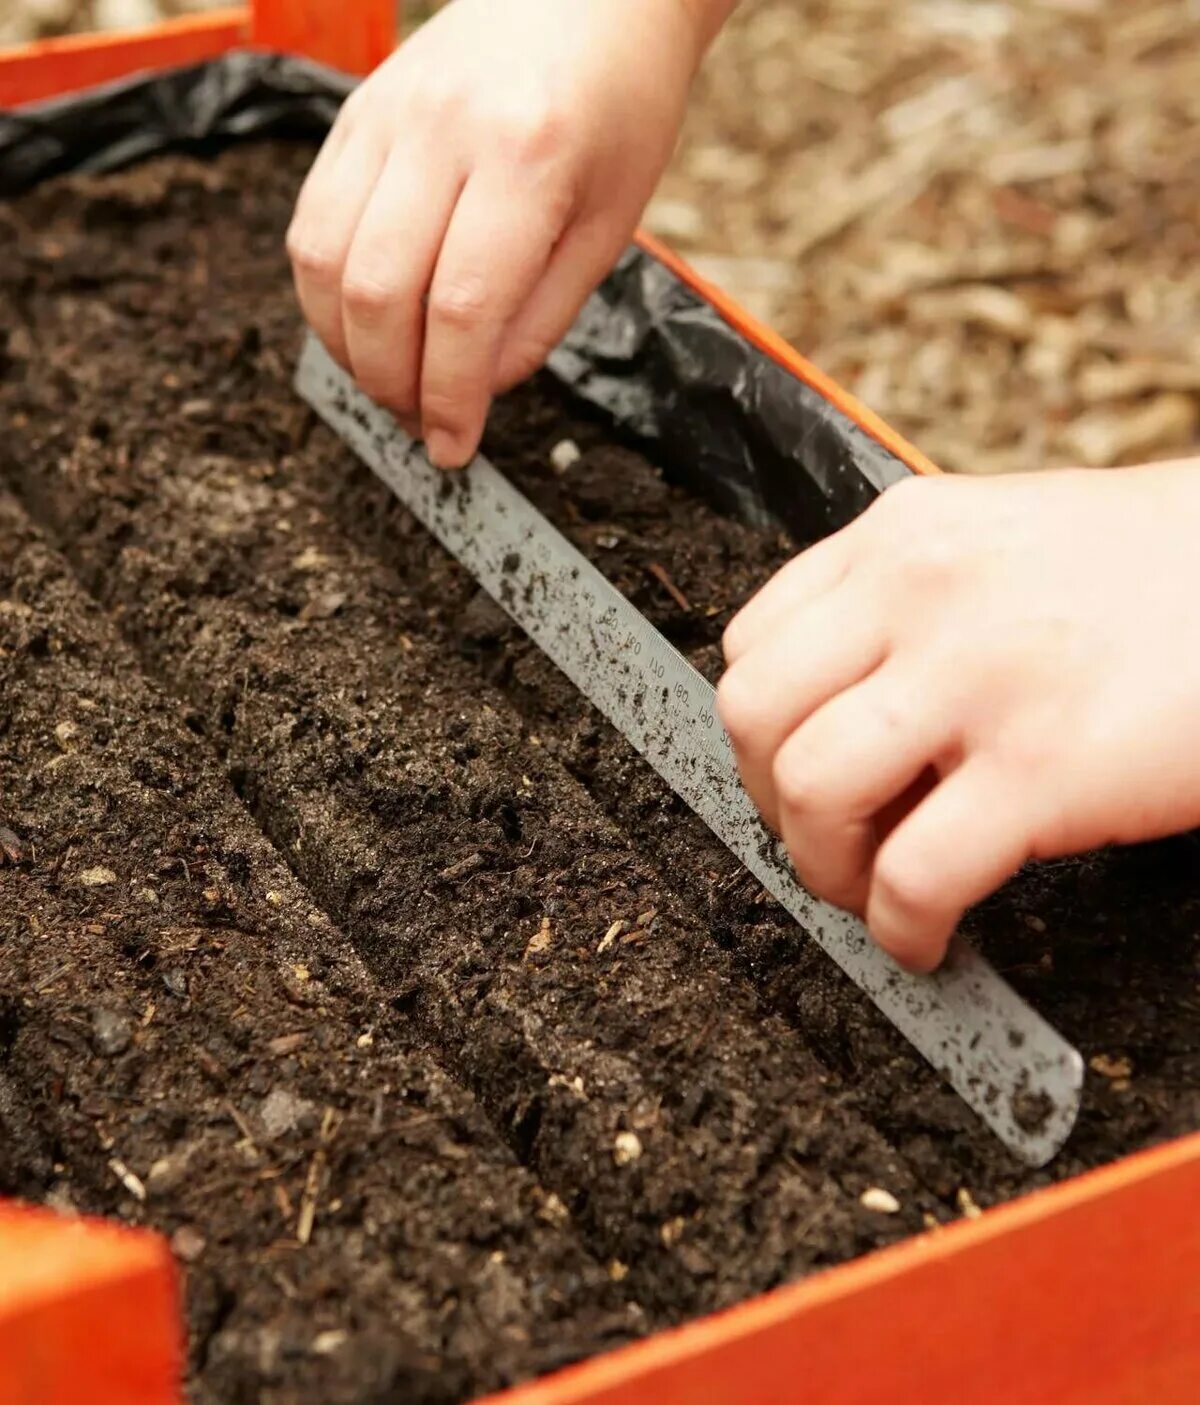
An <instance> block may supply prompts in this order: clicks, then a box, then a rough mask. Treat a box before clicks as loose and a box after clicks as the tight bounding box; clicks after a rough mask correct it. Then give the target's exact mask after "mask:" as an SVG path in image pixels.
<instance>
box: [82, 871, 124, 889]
mask: <svg viewBox="0 0 1200 1405" xmlns="http://www.w3.org/2000/svg"><path fill="white" fill-rule="evenodd" d="M79 881H80V882H81V883H82V884H83V886H84V887H85V888H107V887H109V886H110V885H111V884H113V883H115V882H116V881H117V875H116V874H115V873H114V872H113V871H112V869H111V868H103V867H101V866H99V865H97V867H95V868H85V869H84V870H83V872H82V873H81V874H80V875H79Z"/></svg>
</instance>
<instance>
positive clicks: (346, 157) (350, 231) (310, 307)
mask: <svg viewBox="0 0 1200 1405" xmlns="http://www.w3.org/2000/svg"><path fill="white" fill-rule="evenodd" d="M324 155H325V153H324V151H322V153H321V156H324ZM321 156H319V157H318V158H317V163H316V165H314V167H313V170H312V171H311V172H310V173H309V177H308V180H307V181H306V182H305V184H304V189H303V191H302V192H301V196H300V200H299V202H298V203H297V206H296V213H295V216H294V218H293V219H292V224H291V228H290V229H289V230H288V235H287V249H288V255H289V256H290V258H291V260H292V270H293V274H294V277H295V281H296V295H297V297H298V298H299V300H300V307H301V310H302V311H303V313H304V317H305V320H306V321H307V322H308V324H309V326H310V327H311V328H312V329H313V331H314V332H315V333H316V334H317V336H318V337H319V338H320V339H321V342H322V344H323V345H324V347H325V349H326V351H328V352H329V354H330V355H331V356H332V357H333V358H334V360H336V361H338V362H340V363H341V365H343V366H345V367H346V368H347V369H349V366H350V357H349V352H348V350H347V347H346V339H345V335H344V333H343V330H342V274H343V270H344V268H345V265H346V258H347V255H348V254H349V252H350V245H351V243H352V241H353V239H354V233H355V230H356V229H357V228H358V222H359V218H360V217H361V215H362V212H363V210H364V209H365V208H366V204H367V201H368V200H369V198H370V196H371V191H372V190H373V189H374V186H375V181H376V179H377V178H378V176H379V173H380V171H381V170H382V168H383V151H382V147H381V146H380V145H379V144H378V143H377V142H375V141H373V140H369V139H365V138H364V139H362V140H360V141H356V142H349V143H347V144H345V145H344V146H342V147H341V148H340V149H338V150H337V151H336V152H335V153H333V154H331V155H330V156H329V158H328V159H327V160H326V161H324V162H322V160H321Z"/></svg>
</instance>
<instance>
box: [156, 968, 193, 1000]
mask: <svg viewBox="0 0 1200 1405" xmlns="http://www.w3.org/2000/svg"><path fill="white" fill-rule="evenodd" d="M162 983H163V985H165V986H166V988H167V989H168V990H169V991H170V992H171V994H172V995H173V996H175V998H176V999H177V1000H186V999H187V993H188V985H187V976H186V975H185V974H184V971H183V968H182V967H181V966H170V967H168V968H167V970H165V971H164V972H163V973H162Z"/></svg>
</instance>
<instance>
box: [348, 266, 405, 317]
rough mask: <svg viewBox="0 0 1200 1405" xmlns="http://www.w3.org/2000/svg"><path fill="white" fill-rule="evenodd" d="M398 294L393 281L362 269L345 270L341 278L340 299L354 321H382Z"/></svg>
mask: <svg viewBox="0 0 1200 1405" xmlns="http://www.w3.org/2000/svg"><path fill="white" fill-rule="evenodd" d="M400 296H401V293H400V289H399V288H397V287H396V286H395V285H394V284H393V283H391V282H389V281H388V280H387V279H385V278H381V277H378V276H373V275H371V274H369V273H367V272H365V271H363V270H354V271H352V272H347V274H346V277H345V278H344V279H343V280H342V301H343V303H344V304H345V307H346V311H347V312H348V313H349V314H350V316H351V317H352V318H354V320H355V321H356V322H362V323H366V324H374V323H377V322H380V321H382V320H383V319H384V318H385V317H386V316H387V314H388V313H389V311H390V310H391V309H392V308H393V307H395V305H396V303H397V301H398V300H399V298H400Z"/></svg>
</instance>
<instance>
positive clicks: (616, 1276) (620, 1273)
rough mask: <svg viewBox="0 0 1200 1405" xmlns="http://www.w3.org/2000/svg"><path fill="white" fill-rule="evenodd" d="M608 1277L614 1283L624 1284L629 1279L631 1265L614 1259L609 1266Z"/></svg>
mask: <svg viewBox="0 0 1200 1405" xmlns="http://www.w3.org/2000/svg"><path fill="white" fill-rule="evenodd" d="M608 1276H609V1277H610V1278H611V1279H612V1281H613V1282H614V1283H623V1282H624V1281H625V1280H626V1279H627V1278H628V1277H629V1265H628V1264H623V1263H622V1262H621V1260H620V1259H613V1260H612V1261H611V1262H610V1263H609V1265H608Z"/></svg>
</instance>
